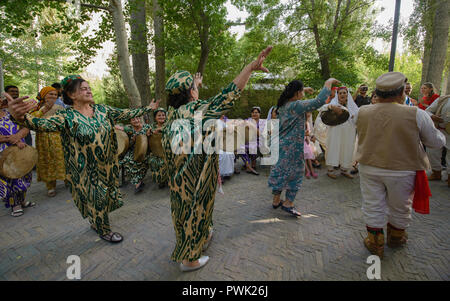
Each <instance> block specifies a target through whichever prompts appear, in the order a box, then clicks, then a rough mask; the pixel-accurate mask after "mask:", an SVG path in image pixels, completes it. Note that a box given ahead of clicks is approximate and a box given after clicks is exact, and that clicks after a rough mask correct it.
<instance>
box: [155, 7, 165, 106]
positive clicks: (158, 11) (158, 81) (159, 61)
mask: <svg viewBox="0 0 450 301" xmlns="http://www.w3.org/2000/svg"><path fill="white" fill-rule="evenodd" d="M153 26H154V28H155V38H154V44H155V69H156V70H155V71H156V74H155V97H156V99H161V102H160V104H159V105H160V107H167V103H166V97H165V96H166V93H165V85H166V58H165V49H164V18H163V10H162V8H161V6H160V3H159V1H158V0H153Z"/></svg>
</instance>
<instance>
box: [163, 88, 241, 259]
mask: <svg viewBox="0 0 450 301" xmlns="http://www.w3.org/2000/svg"><path fill="white" fill-rule="evenodd" d="M239 96H240V90H239V89H238V88H237V87H236V85H235V84H234V83H231V84H229V85H228V86H227V87H226V88H225V89H223V90H222V92H221V93H219V94H217V95H216V96H215V97H212V98H210V99H208V100H198V101H193V102H189V103H187V104H185V105H182V106H180V107H179V108H178V109H174V108H173V107H170V108H169V111H168V118H167V122H166V125H165V126H164V128H163V136H162V137H163V138H162V142H163V143H162V144H163V148H164V156H165V159H166V162H167V165H168V168H169V188H170V203H171V212H172V221H173V225H174V229H175V235H176V245H175V249H174V251H173V253H172V256H171V259H172V260H174V261H177V262H180V261H182V260H184V259H187V260H189V261H195V260H197V259H199V258H200V256H201V253H202V247H203V244H204V243H205V241H206V239H207V238H208V235H209V231H210V227H211V226H212V213H213V207H214V198H215V193H216V188H217V178H218V167H219V166H218V165H219V164H218V161H219V160H218V159H219V158H218V155H217V153H215V154H211V155H208V154H205V152H202V153H201V154H194V152H192V151H191V152H189V153H180V154H176V151H175V152H174V151H173V150H172V147H171V144H172V143H171V142H172V140H173V139H174V141H181V139H180V137H181V136H183V134H190V135H191V136H190V139H191V140H193V138H194V113H197V114H198V112H201V113H202V114H203V115H202V119H201V120H202V124H204V123H205V122H206V121H207V120H210V119H219V118H220V116H222V115H223V114H225V113H226V112H228V111H229V110H230V109H231V108H232V107H233V105H234V100H235V99H237V98H238V97H239ZM180 119H184V121H188V122H189V125H190V132H188V133H186V131H182V129H181V128H180V127H176V126H175V124H174V122H175V121H177V120H180ZM172 124H174V128H172ZM203 134H205V133H204V132H203ZM202 136H203V137H201V139H202V140H201V141H200V143H201V142H202V141H203V140H204V135H202ZM180 144H181V143H180ZM176 146H177V145H174V147H175V148H176ZM178 146H180V145H178Z"/></svg>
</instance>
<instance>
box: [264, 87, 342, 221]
mask: <svg viewBox="0 0 450 301" xmlns="http://www.w3.org/2000/svg"><path fill="white" fill-rule="evenodd" d="M337 82H338V81H337V80H336V79H334V78H330V79H328V80H327V81H326V82H325V84H324V87H323V89H322V91H320V93H319V95H318V96H317V97H316V99H309V100H301V99H302V98H303V93H304V91H306V92H308V90H310V91H311V90H312V89H311V88H303V83H302V82H301V81H299V80H294V81H292V82H290V83H289V85H287V86H286V88H285V89H284V91H283V93H282V94H281V96H280V98H279V99H278V104H277V108H278V119H279V121H280V129H279V139H280V140H279V159H278V162H277V163H276V164H275V165H274V166H272V169H271V170H270V177H269V181H268V184H269V187H270V188H272V194H273V203H272V206H273V208H274V209H276V208H278V207H280V206H281V209H283V210H284V211H286V212H288V213H290V214H292V215H293V216H300V215H301V214H300V212H299V211H298V210H297V209H295V208H294V199H295V196H296V195H297V192H298V190H299V189H300V186H301V184H302V181H303V174H304V172H305V162H304V152H303V146H304V139H305V113H306V112H311V111H314V110H316V109H318V108H320V107H321V106H322V105H324V104H325V101H326V100H327V98H328V96H329V95H330V93H331V85H332V84H333V83H337ZM283 190H286V200H285V201H284V202H283V201H281V199H280V195H281V192H282V191H283Z"/></svg>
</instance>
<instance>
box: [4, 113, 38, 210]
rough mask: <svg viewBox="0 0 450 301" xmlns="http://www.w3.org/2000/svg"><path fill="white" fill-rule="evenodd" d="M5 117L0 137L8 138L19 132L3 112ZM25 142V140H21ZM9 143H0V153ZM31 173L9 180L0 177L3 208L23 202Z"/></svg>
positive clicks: (8, 115)
mask: <svg viewBox="0 0 450 301" xmlns="http://www.w3.org/2000/svg"><path fill="white" fill-rule="evenodd" d="M5 113H6V115H5V116H3V117H2V118H0V135H2V136H10V135H15V134H17V132H19V130H20V128H19V126H18V125H17V124H16V123H15V122H14V121H13V120H12V119H11V115H10V114H9V112H8V111H7V110H5ZM21 141H22V142H25V139H24V138H22V139H21ZM8 146H11V143H8V142H3V143H0V153H1V152H3V151H4V150H5V149H6V148H7V147H8ZM31 175H32V174H31V172H30V173H28V174H26V175H25V176H23V177H21V178H18V179H9V178H7V177H4V176H0V199H1V200H2V201H4V202H5V207H6V208H9V207H14V206H16V205H19V204H20V203H21V202H23V201H24V200H25V193H26V191H27V189H28V187H30V185H31V179H32V177H31Z"/></svg>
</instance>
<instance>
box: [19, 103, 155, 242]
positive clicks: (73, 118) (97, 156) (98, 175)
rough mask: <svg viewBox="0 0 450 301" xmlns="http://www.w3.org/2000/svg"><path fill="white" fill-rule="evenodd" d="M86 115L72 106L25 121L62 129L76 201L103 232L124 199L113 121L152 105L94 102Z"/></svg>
mask: <svg viewBox="0 0 450 301" xmlns="http://www.w3.org/2000/svg"><path fill="white" fill-rule="evenodd" d="M91 106H92V107H93V111H94V113H93V116H92V117H87V116H84V115H83V114H81V113H80V112H78V111H77V110H75V109H73V108H67V109H65V110H62V111H58V112H57V113H56V114H55V115H53V116H51V117H49V118H46V119H45V118H36V117H33V116H32V115H30V114H25V119H24V121H23V122H22V123H23V124H24V125H25V126H26V127H27V128H29V129H32V130H35V131H50V132H55V131H59V132H61V140H62V145H63V149H64V159H65V164H66V173H67V180H68V183H69V189H70V191H71V193H72V197H73V200H74V203H75V205H76V206H77V207H78V209H79V210H80V213H81V215H82V216H83V218H86V217H89V219H90V222H91V224H93V225H94V226H95V227H96V229H97V232H98V233H99V234H100V235H105V234H107V233H109V231H110V226H109V220H108V213H109V212H112V211H114V210H115V209H117V208H120V207H121V206H122V205H123V203H122V200H121V194H120V191H119V188H118V187H119V164H118V155H117V138H116V134H115V131H114V124H115V123H116V122H118V121H121V120H129V119H131V118H134V117H138V116H141V115H143V114H145V113H148V112H151V111H152V110H151V109H150V108H148V107H147V108H139V109H133V110H131V109H117V108H113V107H110V106H108V105H103V104H95V105H91Z"/></svg>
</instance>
